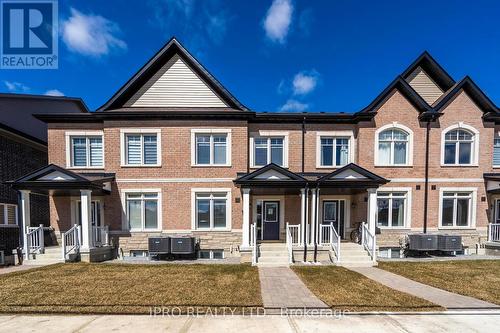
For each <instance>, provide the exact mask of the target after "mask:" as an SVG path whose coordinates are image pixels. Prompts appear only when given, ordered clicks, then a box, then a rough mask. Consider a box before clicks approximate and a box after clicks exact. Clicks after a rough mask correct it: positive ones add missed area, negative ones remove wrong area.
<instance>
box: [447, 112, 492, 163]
mask: <svg viewBox="0 0 500 333" xmlns="http://www.w3.org/2000/svg"><path fill="white" fill-rule="evenodd" d="M454 129H464V130H466V131H468V132H471V133H472V134H473V135H474V138H473V143H472V152H471V154H472V156H471V163H470V164H456V163H455V164H445V163H444V143H445V136H446V133H448V132H449V131H452V130H454ZM492 156H493V155H492ZM478 161H479V131H478V130H477V129H475V128H474V127H472V126H470V125H467V124H464V123H463V122H459V123H458V124H455V125H451V126H449V127H447V128H445V129H444V130H443V131H441V166H442V167H457V166H458V167H460V166H478V163H479V162H478Z"/></svg>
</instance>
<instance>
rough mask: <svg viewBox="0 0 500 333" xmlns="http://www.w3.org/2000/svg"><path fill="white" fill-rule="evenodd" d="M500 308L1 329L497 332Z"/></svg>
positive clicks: (89, 320) (64, 319) (92, 321)
mask: <svg viewBox="0 0 500 333" xmlns="http://www.w3.org/2000/svg"><path fill="white" fill-rule="evenodd" d="M499 321H500V312H497V313H492V312H490V313H482V314H428V315H422V314H418V315H408V314H404V315H354V314H351V315H346V316H343V317H340V318H334V317H313V318H306V317H303V316H280V315H274V316H258V317H257V316H254V317H250V316H229V317H212V316H207V317H197V318H195V317H191V316H179V317H150V316H116V315H115V316H25V315H22V316H0V332H47V333H48V332H92V333H99V332H111V331H116V332H117V331H120V332H200V333H210V332H259V333H261V332H273V333H280V332H356V333H361V332H385V333H391V332H460V333H466V332H495V331H497V330H498V322H499Z"/></svg>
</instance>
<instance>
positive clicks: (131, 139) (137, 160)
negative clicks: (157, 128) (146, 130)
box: [125, 133, 159, 166]
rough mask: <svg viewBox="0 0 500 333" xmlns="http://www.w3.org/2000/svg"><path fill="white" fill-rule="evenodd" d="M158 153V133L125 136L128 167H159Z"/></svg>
mask: <svg viewBox="0 0 500 333" xmlns="http://www.w3.org/2000/svg"><path fill="white" fill-rule="evenodd" d="M158 151H159V150H158V136H157V134H156V133H154V134H126V135H125V163H126V165H138V166H140V165H158V164H159V157H158Z"/></svg>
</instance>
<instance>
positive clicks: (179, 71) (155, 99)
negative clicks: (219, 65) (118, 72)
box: [125, 55, 227, 107]
mask: <svg viewBox="0 0 500 333" xmlns="http://www.w3.org/2000/svg"><path fill="white" fill-rule="evenodd" d="M125 106H132V107H227V105H226V104H225V103H224V102H223V101H222V99H221V98H220V97H219V96H217V94H215V92H214V91H212V90H211V89H210V88H209V86H208V85H207V84H206V83H205V82H204V81H203V80H202V79H201V78H200V77H199V76H198V75H197V74H196V73H195V72H194V71H193V70H192V69H191V68H189V67H188V65H187V64H186V63H185V62H184V61H183V60H182V59H181V58H180V57H179V56H178V55H175V56H173V57H172V58H171V59H170V60H169V61H168V62H167V63H166V64H165V65H164V66H163V67H162V68H161V69H160V70H159V71H158V72H156V73H155V74H154V75H153V77H152V78H151V79H150V80H149V81H148V82H146V84H144V86H143V87H141V88H140V89H139V90H138V91H137V92H136V93H135V94H134V96H132V98H131V99H130V100H129V101H128V102H127V103H126V104H125Z"/></svg>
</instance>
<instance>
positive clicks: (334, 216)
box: [323, 200, 345, 238]
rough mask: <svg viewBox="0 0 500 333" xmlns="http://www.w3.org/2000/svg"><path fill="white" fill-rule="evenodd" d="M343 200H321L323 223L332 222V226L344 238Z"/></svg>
mask: <svg viewBox="0 0 500 333" xmlns="http://www.w3.org/2000/svg"><path fill="white" fill-rule="evenodd" d="M344 208H345V201H344V200H325V201H323V224H333V227H334V228H335V230H336V231H337V233H338V234H339V236H340V238H344Z"/></svg>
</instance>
